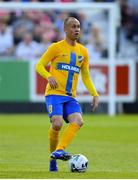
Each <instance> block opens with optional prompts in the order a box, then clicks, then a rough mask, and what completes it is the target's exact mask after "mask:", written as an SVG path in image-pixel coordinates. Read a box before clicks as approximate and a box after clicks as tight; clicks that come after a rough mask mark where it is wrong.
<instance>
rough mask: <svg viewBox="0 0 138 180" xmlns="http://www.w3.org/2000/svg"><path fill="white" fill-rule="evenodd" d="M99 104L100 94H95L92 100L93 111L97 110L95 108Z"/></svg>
mask: <svg viewBox="0 0 138 180" xmlns="http://www.w3.org/2000/svg"><path fill="white" fill-rule="evenodd" d="M98 104H99V96H94V97H93V100H92V111H95V109H96V108H97V107H98Z"/></svg>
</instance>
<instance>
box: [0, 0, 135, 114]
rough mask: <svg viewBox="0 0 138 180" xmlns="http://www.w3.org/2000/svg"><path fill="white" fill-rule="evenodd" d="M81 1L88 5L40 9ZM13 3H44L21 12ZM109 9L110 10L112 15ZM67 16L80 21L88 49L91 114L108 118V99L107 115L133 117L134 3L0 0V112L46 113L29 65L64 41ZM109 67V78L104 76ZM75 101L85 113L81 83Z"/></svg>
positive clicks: (41, 88) (85, 98)
mask: <svg viewBox="0 0 138 180" xmlns="http://www.w3.org/2000/svg"><path fill="white" fill-rule="evenodd" d="M84 2H85V3H86V2H87V3H92V4H93V5H94V6H93V7H92V9H90V8H89V9H87V8H85V7H84V8H81V9H80V10H78V11H76V10H72V9H71V8H70V9H68V10H67V9H64V7H63V9H62V8H60V9H58V8H57V9H56V8H52V9H51V10H50V9H47V6H46V3H47V4H49V3H50V4H54V3H56V4H57V3H63V4H66V5H67V4H68V3H74V6H77V4H79V3H81V4H82V3H84ZM11 3H15V6H16V3H17V8H16V10H15V7H10V4H11ZM19 3H22V4H23V3H24V4H26V5H27V6H28V7H31V4H35V3H38V7H39V5H41V3H44V4H45V9H44V8H42V9H41V8H38V9H36V8H34V9H33V8H26V9H25V8H24V9H22V8H18V5H19ZM30 3H31V4H30ZM6 4H7V6H8V7H6ZM96 4H98V5H99V6H98V7H96ZM110 5H112V6H113V8H114V14H113V17H112V12H111V10H112V9H111V10H110V8H108V6H110ZM61 6H62V5H61ZM102 7H103V8H102ZM68 16H74V17H76V18H78V19H79V21H80V23H81V34H82V35H81V38H80V42H81V43H83V44H84V45H85V46H86V48H87V49H88V52H89V57H90V61H89V63H90V72H91V75H92V79H93V81H94V84H95V86H96V88H97V90H98V92H99V94H100V95H101V98H100V99H101V100H100V101H101V103H100V106H99V109H98V110H97V111H96V113H108V114H110V113H109V108H110V107H109V106H110V103H111V101H113V102H112V103H114V106H115V112H114V113H111V114H118V113H138V1H137V0H103V1H102V0H101V1H100V0H97V1H96V0H87V1H86V0H85V1H84V0H30V1H29V0H22V1H20V0H15V1H14V0H12V1H10V0H6V1H1V2H0V113H20V112H22V113H26V112H29V113H34V112H37V113H39V112H43V113H44V112H46V108H45V103H44V90H45V85H46V83H47V82H46V81H45V80H44V79H42V78H41V77H40V76H39V75H38V74H36V72H35V63H36V62H37V61H38V60H39V58H40V57H41V55H42V54H43V53H44V52H45V51H46V49H47V47H48V46H49V45H50V44H51V43H53V42H56V41H59V40H61V39H63V38H64V37H65V36H64V32H63V21H64V19H65V18H66V17H68ZM111 18H113V19H111ZM112 53H113V54H112ZM111 59H112V60H111ZM112 64H113V65H114V71H115V72H114V76H112V77H113V78H111V77H110V75H111V73H112V72H111V71H112V70H113V69H110V68H111V67H112ZM99 82H100V83H99ZM112 90H113V92H112ZM78 100H79V101H80V103H81V106H82V109H83V112H84V113H90V112H91V105H90V96H89V94H88V93H87V91H86V89H85V87H84V86H83V84H82V82H81V80H79V85H78Z"/></svg>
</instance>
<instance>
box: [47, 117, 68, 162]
mask: <svg viewBox="0 0 138 180" xmlns="http://www.w3.org/2000/svg"><path fill="white" fill-rule="evenodd" d="M62 121H63V117H62V116H53V117H52V118H51V122H52V128H51V129H52V131H54V133H55V132H57V131H60V129H61V127H62ZM53 143H54V144H53ZM50 145H51V148H50V150H52V151H51V152H52V153H51V158H52V159H51V160H52V161H51V162H53V161H54V160H56V159H61V160H63V161H66V160H68V159H70V158H71V155H70V154H69V153H67V152H65V151H63V150H62V149H58V150H57V151H55V150H56V146H57V142H56V143H55V140H54V139H53V136H51V138H50ZM55 145H56V146H55Z"/></svg>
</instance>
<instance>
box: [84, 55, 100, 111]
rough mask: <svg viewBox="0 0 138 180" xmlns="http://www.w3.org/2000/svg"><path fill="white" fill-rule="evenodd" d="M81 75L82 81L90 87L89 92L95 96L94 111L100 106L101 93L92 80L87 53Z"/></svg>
mask: <svg viewBox="0 0 138 180" xmlns="http://www.w3.org/2000/svg"><path fill="white" fill-rule="evenodd" d="M81 76H82V81H83V83H84V85H85V87H86V88H87V89H88V91H89V93H90V94H91V95H92V96H93V102H92V106H93V111H94V110H95V109H96V108H97V107H98V103H99V94H98V93H97V91H96V89H95V86H94V84H93V82H92V79H91V76H90V72H89V63H88V54H86V57H85V60H84V62H83V65H82V67H81Z"/></svg>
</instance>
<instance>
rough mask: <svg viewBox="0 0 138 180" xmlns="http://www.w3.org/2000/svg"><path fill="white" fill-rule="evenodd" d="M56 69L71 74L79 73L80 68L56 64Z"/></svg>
mask: <svg viewBox="0 0 138 180" xmlns="http://www.w3.org/2000/svg"><path fill="white" fill-rule="evenodd" d="M57 69H59V70H66V71H71V72H73V73H79V72H80V68H79V67H78V66H72V65H70V64H66V63H58V64H57Z"/></svg>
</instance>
